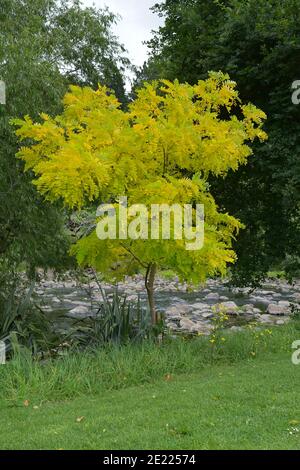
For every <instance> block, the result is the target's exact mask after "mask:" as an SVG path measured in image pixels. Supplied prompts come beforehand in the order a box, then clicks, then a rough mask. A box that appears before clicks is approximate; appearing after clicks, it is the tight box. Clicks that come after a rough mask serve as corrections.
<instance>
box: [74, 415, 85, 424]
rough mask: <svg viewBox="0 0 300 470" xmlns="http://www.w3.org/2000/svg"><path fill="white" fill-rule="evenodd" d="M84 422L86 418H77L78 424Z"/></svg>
mask: <svg viewBox="0 0 300 470" xmlns="http://www.w3.org/2000/svg"><path fill="white" fill-rule="evenodd" d="M83 420H84V416H79V418H76V422H77V423H81V422H82V421H83Z"/></svg>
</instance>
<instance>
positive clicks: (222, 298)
mask: <svg viewBox="0 0 300 470" xmlns="http://www.w3.org/2000/svg"><path fill="white" fill-rule="evenodd" d="M220 300H222V302H227V300H229V298H228V297H226V296H225V295H221V297H220Z"/></svg>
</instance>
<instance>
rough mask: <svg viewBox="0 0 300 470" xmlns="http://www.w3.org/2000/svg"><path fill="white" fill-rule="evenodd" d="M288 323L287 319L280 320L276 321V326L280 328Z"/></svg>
mask: <svg viewBox="0 0 300 470" xmlns="http://www.w3.org/2000/svg"><path fill="white" fill-rule="evenodd" d="M288 321H289V318H288V317H285V318H281V319H280V320H276V325H278V326H281V325H285V324H286V323H287V322H288Z"/></svg>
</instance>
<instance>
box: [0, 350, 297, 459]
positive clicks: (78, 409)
mask: <svg viewBox="0 0 300 470" xmlns="http://www.w3.org/2000/svg"><path fill="white" fill-rule="evenodd" d="M299 373H300V371H299V370H297V369H296V366H293V365H292V364H291V361H290V358H289V357H288V356H286V357H280V358H279V357H276V358H274V359H273V360H272V359H271V358H269V359H268V360H266V361H263V360H259V361H247V362H246V363H243V364H239V365H237V366H235V367H233V366H215V367H213V368H212V369H206V370H202V371H201V372H199V373H196V374H192V375H188V376H180V377H174V378H173V380H170V381H166V380H165V378H161V379H160V380H158V381H157V382H156V383H154V384H150V385H149V384H147V385H140V386H135V387H129V388H126V389H123V390H115V391H106V392H104V393H102V394H99V395H96V396H92V395H91V396H87V397H81V398H77V399H74V400H71V401H65V402H46V403H43V402H42V403H41V402H40V401H39V400H36V401H32V402H30V403H29V406H27V407H25V406H24V405H23V404H22V403H20V404H19V405H18V406H15V407H11V406H9V405H8V404H6V405H3V406H2V409H1V414H0V425H1V427H0V447H1V449H16V448H17V449H111V450H113V449H300V434H299V433H293V434H290V432H292V431H289V430H290V429H291V428H292V427H293V426H294V423H297V422H300V421H299V420H300V407H299V405H298V403H299V394H298V392H299ZM37 407H38V408H37Z"/></svg>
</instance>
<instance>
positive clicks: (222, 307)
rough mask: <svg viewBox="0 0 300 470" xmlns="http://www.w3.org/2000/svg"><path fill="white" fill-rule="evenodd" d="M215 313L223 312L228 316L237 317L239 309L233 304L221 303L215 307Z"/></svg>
mask: <svg viewBox="0 0 300 470" xmlns="http://www.w3.org/2000/svg"><path fill="white" fill-rule="evenodd" d="M216 309H217V312H224V313H227V314H228V315H238V314H239V308H238V306H237V305H236V303H235V302H222V303H220V304H217V305H216Z"/></svg>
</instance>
